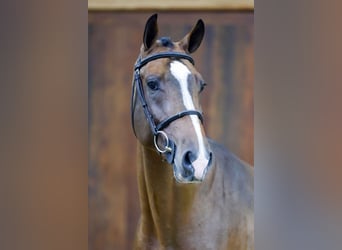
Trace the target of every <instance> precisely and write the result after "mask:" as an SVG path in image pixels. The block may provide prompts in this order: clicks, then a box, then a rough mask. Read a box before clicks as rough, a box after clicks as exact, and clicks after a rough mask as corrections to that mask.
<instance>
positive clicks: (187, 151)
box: [131, 14, 212, 183]
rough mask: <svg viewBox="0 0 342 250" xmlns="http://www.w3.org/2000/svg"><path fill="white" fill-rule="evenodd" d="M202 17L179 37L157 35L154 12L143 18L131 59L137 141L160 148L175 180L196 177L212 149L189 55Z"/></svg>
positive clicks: (198, 76)
mask: <svg viewBox="0 0 342 250" xmlns="http://www.w3.org/2000/svg"><path fill="white" fill-rule="evenodd" d="M203 36H204V23H203V21H202V20H198V22H197V24H196V25H195V26H194V27H193V29H192V30H191V31H190V32H189V33H188V34H187V35H185V36H184V38H183V39H181V40H180V41H178V42H174V41H172V40H171V39H170V38H168V37H161V38H158V24H157V14H154V15H152V16H151V17H150V18H149V19H148V21H147V22H146V26H145V31H144V35H143V43H142V46H141V49H140V55H139V57H138V60H137V63H136V65H135V75H134V79H133V93H132V103H131V112H132V125H133V129H134V132H135V135H136V137H137V138H138V140H139V141H140V143H141V144H142V145H143V146H144V147H147V148H148V149H151V150H154V151H156V152H159V153H161V154H162V157H164V158H165V159H166V160H167V161H168V162H169V163H170V164H171V165H172V166H173V172H174V176H175V178H176V180H177V181H178V182H182V183H188V182H200V181H203V179H204V178H205V176H206V173H207V171H208V169H209V167H210V165H211V161H212V153H211V149H210V146H209V143H208V140H207V138H206V136H205V132H204V129H203V125H202V119H203V118H202V111H201V106H200V100H199V99H200V93H201V92H202V90H203V89H204V86H205V82H204V80H203V78H202V76H201V74H200V73H199V72H198V71H197V70H196V68H195V66H194V65H193V60H192V58H191V56H190V54H191V53H193V52H195V51H196V50H197V49H198V47H199V46H200V44H201V42H202V39H203Z"/></svg>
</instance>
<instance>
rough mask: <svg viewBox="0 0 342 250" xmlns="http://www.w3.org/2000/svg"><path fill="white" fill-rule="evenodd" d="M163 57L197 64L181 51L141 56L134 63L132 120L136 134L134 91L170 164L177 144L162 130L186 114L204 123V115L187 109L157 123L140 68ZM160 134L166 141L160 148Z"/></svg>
mask: <svg viewBox="0 0 342 250" xmlns="http://www.w3.org/2000/svg"><path fill="white" fill-rule="evenodd" d="M161 58H170V59H185V60H188V61H189V62H191V63H192V64H193V65H195V62H194V60H193V59H192V57H191V56H189V55H187V54H184V53H179V52H160V53H156V54H152V55H150V56H147V57H145V58H143V59H142V58H141V57H139V58H138V60H137V62H136V63H135V65H134V72H135V73H134V80H133V87H132V97H131V119H132V120H131V122H132V128H133V131H134V134H136V133H135V128H134V93H137V94H138V97H139V100H140V102H141V105H142V107H143V110H144V113H145V116H146V118H147V121H148V123H149V125H150V128H151V131H152V133H153V137H154V138H153V139H154V146H155V147H156V149H157V150H158V152H159V153H161V154H164V155H165V158H166V161H167V162H168V163H169V164H173V162H174V157H175V153H176V145H175V143H174V142H173V141H172V140H170V139H169V138H168V136H167V134H166V133H165V132H164V131H162V130H163V129H165V128H166V127H167V126H169V125H170V123H172V122H174V121H175V120H177V119H180V118H182V117H184V116H187V115H197V116H198V118H199V119H200V120H201V122H202V123H203V115H202V113H201V112H199V111H197V110H185V111H182V112H180V113H177V114H175V115H173V116H171V117H169V118H167V119H165V120H163V121H161V122H160V123H158V124H156V122H155V120H154V117H153V115H152V113H151V111H150V109H149V107H148V105H147V102H146V98H145V95H144V90H143V85H142V80H141V76H140V69H141V68H142V67H143V66H145V65H146V64H147V63H149V62H151V61H154V60H158V59H161ZM159 136H162V137H163V139H164V141H165V146H164V148H160V147H159V145H158V137H159Z"/></svg>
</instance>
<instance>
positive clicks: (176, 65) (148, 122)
mask: <svg viewBox="0 0 342 250" xmlns="http://www.w3.org/2000/svg"><path fill="white" fill-rule="evenodd" d="M204 32H205V26H204V22H203V21H202V20H201V19H199V20H198V21H197V23H196V25H195V26H194V27H193V28H192V30H191V31H190V32H189V33H188V34H187V35H185V36H184V38H183V39H181V40H180V41H178V42H173V41H172V40H171V39H170V38H168V37H160V38H157V36H158V24H157V14H154V15H152V16H151V17H150V18H149V19H148V20H147V22H146V25H145V30H144V34H143V43H142V45H141V48H140V54H139V56H138V59H137V61H136V63H135V66H134V73H133V83H132V97H131V120H132V128H133V131H134V133H135V136H136V138H137V141H138V143H137V144H138V162H139V164H138V169H137V172H138V173H137V174H138V189H139V199H140V208H141V216H140V219H139V222H138V226H137V232H136V237H135V241H134V247H135V249H200V250H202V249H215V250H217V249H234V250H237V249H241V250H242V249H244V250H245V249H254V212H253V207H254V201H253V192H254V191H253V190H254V172H253V168H252V167H251V166H249V165H248V164H247V163H245V162H244V161H242V160H240V159H239V158H238V157H237V156H235V155H234V154H233V153H232V152H229V151H228V150H226V149H225V148H224V147H223V146H221V145H219V144H218V143H216V142H215V141H213V140H211V139H209V138H208V137H206V135H205V131H204V128H203V124H202V122H203V114H202V111H201V106H200V103H199V96H200V93H201V92H202V90H203V89H204V87H205V85H206V83H205V81H204V80H203V78H202V76H201V75H200V73H199V72H198V71H197V70H196V68H195V66H194V60H193V58H192V57H191V55H190V54H192V53H193V52H195V51H196V50H197V48H198V47H199V46H200V44H201V41H202V39H203V37H204Z"/></svg>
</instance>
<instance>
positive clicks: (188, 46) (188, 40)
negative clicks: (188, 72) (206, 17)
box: [180, 19, 205, 54]
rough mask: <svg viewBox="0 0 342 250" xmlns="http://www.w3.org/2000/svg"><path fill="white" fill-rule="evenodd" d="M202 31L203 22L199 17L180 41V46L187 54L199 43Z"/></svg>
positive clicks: (203, 29)
mask: <svg viewBox="0 0 342 250" xmlns="http://www.w3.org/2000/svg"><path fill="white" fill-rule="evenodd" d="M204 31H205V28H204V22H203V21H202V19H199V20H198V21H197V23H196V25H195V27H194V28H193V29H192V30H191V32H190V33H189V34H187V35H186V36H185V37H184V38H183V39H182V40H181V41H180V46H181V47H182V48H183V49H184V50H185V51H186V52H187V53H189V54H191V53H193V52H195V51H196V50H197V49H198V47H199V46H200V45H201V42H202V39H203V36H204Z"/></svg>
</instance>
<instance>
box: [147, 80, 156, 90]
mask: <svg viewBox="0 0 342 250" xmlns="http://www.w3.org/2000/svg"><path fill="white" fill-rule="evenodd" d="M147 86H148V87H149V88H150V89H152V90H158V89H159V82H158V81H157V80H149V81H148V82H147Z"/></svg>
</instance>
